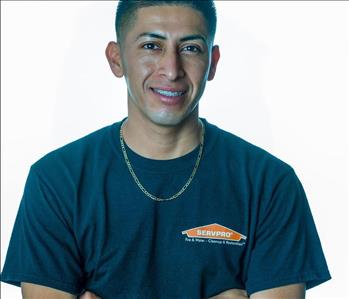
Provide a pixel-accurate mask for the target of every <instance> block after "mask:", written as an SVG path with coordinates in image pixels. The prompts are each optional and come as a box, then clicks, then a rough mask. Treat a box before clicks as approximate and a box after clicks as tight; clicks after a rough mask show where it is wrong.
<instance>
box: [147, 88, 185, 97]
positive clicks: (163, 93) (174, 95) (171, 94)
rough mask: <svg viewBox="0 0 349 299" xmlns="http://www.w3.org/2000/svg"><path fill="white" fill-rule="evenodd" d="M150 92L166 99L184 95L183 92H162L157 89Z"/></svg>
mask: <svg viewBox="0 0 349 299" xmlns="http://www.w3.org/2000/svg"><path fill="white" fill-rule="evenodd" d="M152 90H153V91H154V92H156V93H158V94H161V95H163V96H166V97H180V96H182V95H184V94H185V91H170V90H163V89H158V88H152Z"/></svg>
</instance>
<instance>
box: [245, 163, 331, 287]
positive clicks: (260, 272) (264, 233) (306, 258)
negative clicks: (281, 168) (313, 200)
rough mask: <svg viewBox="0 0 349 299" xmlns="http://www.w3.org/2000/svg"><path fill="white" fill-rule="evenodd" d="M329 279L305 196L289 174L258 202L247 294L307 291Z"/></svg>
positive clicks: (292, 173)
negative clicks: (300, 286) (294, 287)
mask: <svg viewBox="0 0 349 299" xmlns="http://www.w3.org/2000/svg"><path fill="white" fill-rule="evenodd" d="M330 278H331V277H330V274H329V271H328V268H327V264H326V261H325V257H324V254H323V251H322V248H321V244H320V240H319V237H318V234H317V231H316V227H315V223H314V220H313V217H312V214H311V211H310V208H309V204H308V201H307V198H306V195H305V193H304V190H303V187H302V185H301V183H300V181H299V180H298V178H297V176H296V174H295V173H294V171H293V170H291V171H290V172H289V173H288V174H287V175H285V176H284V177H283V178H282V180H281V181H280V182H279V183H278V184H277V186H276V187H275V188H274V190H273V192H272V193H271V195H270V196H269V198H263V200H262V204H261V208H260V213H259V219H258V226H257V229H256V235H255V240H254V245H253V249H252V253H251V258H250V262H249V266H248V271H247V281H246V289H247V293H248V294H252V293H255V292H258V291H261V290H266V289H270V288H275V287H280V286H284V285H288V284H294V283H305V285H306V288H307V289H309V288H312V287H314V286H316V285H318V284H320V283H322V282H324V281H326V280H329V279H330Z"/></svg>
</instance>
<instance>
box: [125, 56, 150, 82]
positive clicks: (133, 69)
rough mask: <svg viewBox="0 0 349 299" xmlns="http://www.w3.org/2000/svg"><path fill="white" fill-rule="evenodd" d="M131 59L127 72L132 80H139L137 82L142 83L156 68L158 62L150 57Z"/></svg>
mask: <svg viewBox="0 0 349 299" xmlns="http://www.w3.org/2000/svg"><path fill="white" fill-rule="evenodd" d="M131 61H132V62H131V63H129V65H128V68H127V71H126V73H127V76H128V77H129V78H130V81H131V82H137V84H140V83H141V84H142V83H143V82H144V81H145V80H146V79H147V78H148V77H149V76H150V75H151V74H152V73H153V72H154V69H155V68H156V62H155V61H154V59H151V58H149V57H140V58H136V59H133V60H131Z"/></svg>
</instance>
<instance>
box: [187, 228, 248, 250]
mask: <svg viewBox="0 0 349 299" xmlns="http://www.w3.org/2000/svg"><path fill="white" fill-rule="evenodd" d="M182 235H187V237H186V238H185V241H187V242H201V243H204V242H208V243H216V244H228V245H244V244H245V242H246V239H247V237H246V236H244V235H242V234H240V233H238V232H237V231H235V230H232V229H230V228H228V227H225V226H223V225H220V224H217V223H213V224H209V225H204V226H199V227H194V228H191V229H188V230H185V231H182Z"/></svg>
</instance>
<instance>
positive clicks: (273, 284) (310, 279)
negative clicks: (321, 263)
mask: <svg viewBox="0 0 349 299" xmlns="http://www.w3.org/2000/svg"><path fill="white" fill-rule="evenodd" d="M330 279H331V275H330V273H329V272H328V271H327V272H323V273H311V274H310V273H307V274H304V275H302V274H300V275H297V276H293V277H287V278H281V279H276V280H272V281H258V282H250V284H251V285H252V287H248V286H246V291H247V294H248V296H250V295H251V294H253V293H256V292H259V291H264V290H268V289H272V288H277V287H282V286H286V285H290V284H297V283H304V284H305V286H306V290H309V289H311V288H313V287H315V286H317V285H319V284H321V283H324V282H326V281H328V280H330Z"/></svg>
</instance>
